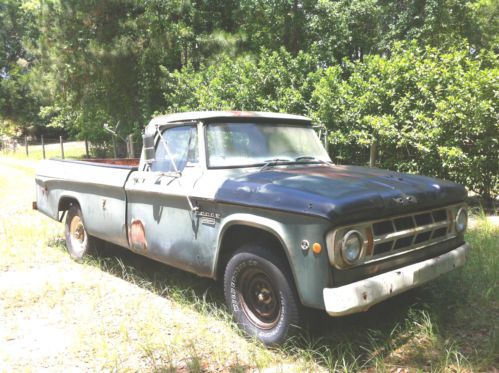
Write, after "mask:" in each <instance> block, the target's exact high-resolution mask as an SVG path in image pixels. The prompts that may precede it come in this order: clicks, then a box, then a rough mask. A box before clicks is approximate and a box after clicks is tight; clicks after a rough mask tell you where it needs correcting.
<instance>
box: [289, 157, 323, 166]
mask: <svg viewBox="0 0 499 373" xmlns="http://www.w3.org/2000/svg"><path fill="white" fill-rule="evenodd" d="M295 161H296V162H306V161H313V162H318V163H322V164H327V165H330V164H331V163H329V162H326V161H323V160H322V159H318V158H315V157H312V156H310V155H302V156H301V157H296V158H295Z"/></svg>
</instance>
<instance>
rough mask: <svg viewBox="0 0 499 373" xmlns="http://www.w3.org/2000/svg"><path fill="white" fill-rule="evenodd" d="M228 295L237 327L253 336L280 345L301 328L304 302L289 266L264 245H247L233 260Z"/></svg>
mask: <svg viewBox="0 0 499 373" xmlns="http://www.w3.org/2000/svg"><path fill="white" fill-rule="evenodd" d="M224 295H225V301H226V303H227V306H228V307H229V309H230V311H231V312H232V314H233V316H234V319H235V321H236V323H237V324H238V325H239V327H240V328H241V329H242V330H243V331H244V332H245V333H246V334H248V335H249V336H252V337H256V338H257V339H259V340H260V341H261V342H263V343H264V344H266V345H277V344H281V343H282V342H284V341H285V339H286V338H288V337H290V336H291V335H292V334H294V333H295V332H296V331H297V330H298V329H299V326H300V322H301V316H300V313H301V312H300V307H301V305H300V302H299V300H298V296H297V295H296V291H295V289H294V285H293V281H292V277H291V275H290V273H289V270H288V268H287V264H286V262H285V261H284V260H283V259H281V258H280V257H279V256H277V255H275V254H274V253H273V252H271V249H269V248H267V249H265V248H264V247H263V246H260V245H244V246H243V247H241V249H239V250H238V251H237V252H236V253H235V254H234V255H233V256H232V258H231V259H230V260H229V262H228V263H227V266H226V269H225V275H224Z"/></svg>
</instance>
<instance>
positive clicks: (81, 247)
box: [65, 205, 93, 261]
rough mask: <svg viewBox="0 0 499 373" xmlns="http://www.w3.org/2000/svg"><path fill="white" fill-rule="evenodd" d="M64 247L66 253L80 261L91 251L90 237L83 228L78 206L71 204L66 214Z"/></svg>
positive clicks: (83, 224)
mask: <svg viewBox="0 0 499 373" xmlns="http://www.w3.org/2000/svg"><path fill="white" fill-rule="evenodd" d="M65 235H66V247H67V249H68V253H69V255H70V256H71V258H73V259H74V260H76V261H81V260H82V259H83V258H84V257H85V256H86V255H88V254H90V253H91V252H92V244H93V242H92V237H90V236H89V235H88V233H87V231H86V229H85V223H84V222H83V215H82V213H81V209H80V206H78V205H71V207H70V208H69V210H68V212H67V214H66V229H65Z"/></svg>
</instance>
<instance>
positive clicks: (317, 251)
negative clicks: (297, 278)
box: [312, 242, 322, 254]
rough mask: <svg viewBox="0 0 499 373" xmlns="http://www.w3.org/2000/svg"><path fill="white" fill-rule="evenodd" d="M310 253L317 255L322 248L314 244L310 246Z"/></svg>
mask: <svg viewBox="0 0 499 373" xmlns="http://www.w3.org/2000/svg"><path fill="white" fill-rule="evenodd" d="M312 251H313V252H314V254H319V253H320V252H321V251H322V246H321V245H320V244H319V243H317V242H316V243H314V244H313V245H312Z"/></svg>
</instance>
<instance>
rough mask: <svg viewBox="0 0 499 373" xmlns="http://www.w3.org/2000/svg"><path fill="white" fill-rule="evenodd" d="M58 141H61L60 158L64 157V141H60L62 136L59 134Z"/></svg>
mask: <svg viewBox="0 0 499 373" xmlns="http://www.w3.org/2000/svg"><path fill="white" fill-rule="evenodd" d="M59 142H60V143H61V158H62V159H64V141H62V136H59Z"/></svg>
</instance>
